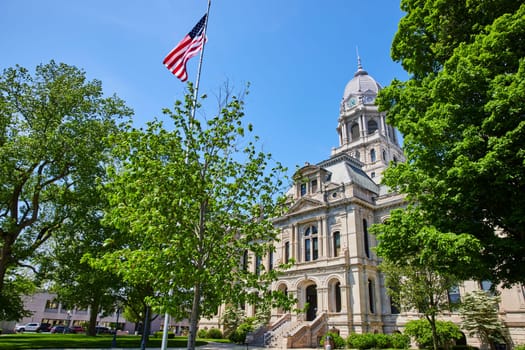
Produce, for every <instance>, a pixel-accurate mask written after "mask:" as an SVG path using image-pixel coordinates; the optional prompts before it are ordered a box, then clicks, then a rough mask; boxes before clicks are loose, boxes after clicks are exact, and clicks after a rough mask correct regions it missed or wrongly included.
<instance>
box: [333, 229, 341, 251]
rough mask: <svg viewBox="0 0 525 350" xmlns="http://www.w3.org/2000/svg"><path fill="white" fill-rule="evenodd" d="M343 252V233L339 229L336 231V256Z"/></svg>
mask: <svg viewBox="0 0 525 350" xmlns="http://www.w3.org/2000/svg"><path fill="white" fill-rule="evenodd" d="M339 254H341V234H340V233H339V231H336V232H334V257H335V256H339Z"/></svg>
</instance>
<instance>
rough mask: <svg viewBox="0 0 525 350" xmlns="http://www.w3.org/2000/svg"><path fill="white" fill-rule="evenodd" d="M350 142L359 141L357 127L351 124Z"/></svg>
mask: <svg viewBox="0 0 525 350" xmlns="http://www.w3.org/2000/svg"><path fill="white" fill-rule="evenodd" d="M350 137H351V138H352V139H351V141H356V140H359V125H358V124H357V123H354V124H352V126H351V127H350Z"/></svg>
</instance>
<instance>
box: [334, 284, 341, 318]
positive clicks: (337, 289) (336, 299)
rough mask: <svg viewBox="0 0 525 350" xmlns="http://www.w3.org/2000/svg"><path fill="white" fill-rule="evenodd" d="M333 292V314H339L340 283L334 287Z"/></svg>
mask: <svg viewBox="0 0 525 350" xmlns="http://www.w3.org/2000/svg"><path fill="white" fill-rule="evenodd" d="M334 288H335V290H334V292H335V312H341V282H337V283H336V284H335V286H334Z"/></svg>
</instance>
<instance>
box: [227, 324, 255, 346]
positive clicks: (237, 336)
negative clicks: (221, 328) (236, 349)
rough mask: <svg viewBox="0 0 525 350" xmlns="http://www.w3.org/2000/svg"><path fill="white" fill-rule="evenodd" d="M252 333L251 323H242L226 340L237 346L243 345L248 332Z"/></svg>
mask: <svg viewBox="0 0 525 350" xmlns="http://www.w3.org/2000/svg"><path fill="white" fill-rule="evenodd" d="M251 331H253V325H252V322H245V323H242V324H241V325H240V326H239V327H237V329H235V331H233V332H232V333H231V334H230V336H229V337H228V339H230V340H231V341H232V342H234V343H237V344H244V343H245V341H246V336H247V335H248V333H249V332H251Z"/></svg>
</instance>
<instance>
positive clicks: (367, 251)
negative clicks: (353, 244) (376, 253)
mask: <svg viewBox="0 0 525 350" xmlns="http://www.w3.org/2000/svg"><path fill="white" fill-rule="evenodd" d="M363 241H364V246H365V254H366V257H367V258H369V257H370V243H369V242H368V222H367V221H366V219H363Z"/></svg>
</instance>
